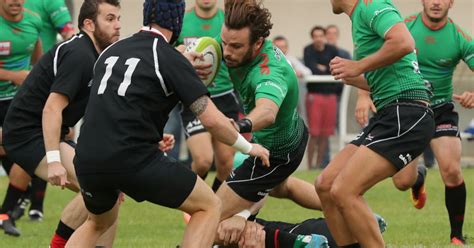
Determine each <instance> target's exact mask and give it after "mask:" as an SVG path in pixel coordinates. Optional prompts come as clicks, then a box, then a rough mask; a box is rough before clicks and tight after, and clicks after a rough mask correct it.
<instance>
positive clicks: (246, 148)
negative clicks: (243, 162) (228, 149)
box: [232, 134, 252, 154]
mask: <svg viewBox="0 0 474 248" xmlns="http://www.w3.org/2000/svg"><path fill="white" fill-rule="evenodd" d="M232 147H233V148H235V149H237V150H238V151H239V152H242V153H245V154H248V153H249V152H250V151H251V150H252V144H250V143H249V142H248V141H247V140H246V139H245V138H244V137H243V136H242V135H240V134H238V136H237V140H236V141H235V143H234V144H233V145H232Z"/></svg>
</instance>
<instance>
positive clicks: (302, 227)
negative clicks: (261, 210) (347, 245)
mask: <svg viewBox="0 0 474 248" xmlns="http://www.w3.org/2000/svg"><path fill="white" fill-rule="evenodd" d="M255 221H256V222H257V223H258V224H260V225H262V226H264V227H265V229H266V230H270V231H274V230H280V231H283V232H287V233H293V234H296V235H311V234H319V235H323V236H324V237H326V238H327V239H328V242H329V247H337V244H336V241H335V240H334V238H333V237H332V235H331V232H330V231H329V227H328V225H327V223H326V221H325V220H324V219H323V218H317V219H314V218H313V219H307V220H305V221H303V222H301V223H296V224H291V223H286V222H281V221H266V220H263V219H259V218H257V219H256V220H255Z"/></svg>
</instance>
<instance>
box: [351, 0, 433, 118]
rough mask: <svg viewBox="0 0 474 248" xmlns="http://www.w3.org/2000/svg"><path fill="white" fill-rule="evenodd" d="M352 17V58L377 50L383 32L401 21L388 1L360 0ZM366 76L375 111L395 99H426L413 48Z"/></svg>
mask: <svg viewBox="0 0 474 248" xmlns="http://www.w3.org/2000/svg"><path fill="white" fill-rule="evenodd" d="M351 20H352V40H353V42H354V59H355V60H361V59H363V58H365V57H367V56H369V55H371V54H373V53H375V52H377V51H378V50H379V49H380V48H381V47H382V46H383V44H384V41H385V39H384V37H385V34H386V33H387V32H388V31H389V30H390V29H391V28H392V27H393V26H394V25H396V24H397V23H400V22H403V19H402V17H401V16H400V13H399V12H398V10H397V9H396V8H395V6H394V5H393V3H392V1H390V0H359V1H358V2H357V4H356V6H355V7H354V9H353V12H352V14H351ZM365 78H366V79H367V81H368V84H369V87H370V93H371V97H372V100H373V101H374V104H375V106H376V107H377V109H378V110H379V109H381V108H383V107H384V106H385V105H387V104H388V103H391V102H393V101H395V100H397V99H407V100H410V99H411V100H424V101H429V97H428V92H427V87H426V86H425V83H424V80H423V78H422V76H421V74H420V70H419V67H418V61H417V58H416V54H415V51H413V53H410V54H407V55H406V56H404V57H403V58H401V59H400V60H399V61H397V62H395V63H393V64H391V65H388V66H385V67H382V68H379V69H376V70H373V71H369V72H366V73H365Z"/></svg>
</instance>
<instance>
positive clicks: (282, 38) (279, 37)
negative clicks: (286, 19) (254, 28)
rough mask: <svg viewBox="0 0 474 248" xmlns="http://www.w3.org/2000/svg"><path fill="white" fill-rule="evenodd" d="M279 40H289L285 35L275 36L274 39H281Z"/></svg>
mask: <svg viewBox="0 0 474 248" xmlns="http://www.w3.org/2000/svg"><path fill="white" fill-rule="evenodd" d="M279 40H283V41H288V40H287V39H286V37H285V36H283V35H278V36H275V37H274V38H273V41H279Z"/></svg>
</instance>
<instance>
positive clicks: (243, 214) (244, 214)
mask: <svg viewBox="0 0 474 248" xmlns="http://www.w3.org/2000/svg"><path fill="white" fill-rule="evenodd" d="M250 215H252V213H250V211H248V210H247V209H244V210H242V211H241V212H240V213H238V214H235V215H234V216H240V217H242V218H244V219H248V218H249V217H250Z"/></svg>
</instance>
